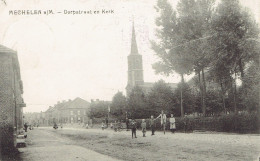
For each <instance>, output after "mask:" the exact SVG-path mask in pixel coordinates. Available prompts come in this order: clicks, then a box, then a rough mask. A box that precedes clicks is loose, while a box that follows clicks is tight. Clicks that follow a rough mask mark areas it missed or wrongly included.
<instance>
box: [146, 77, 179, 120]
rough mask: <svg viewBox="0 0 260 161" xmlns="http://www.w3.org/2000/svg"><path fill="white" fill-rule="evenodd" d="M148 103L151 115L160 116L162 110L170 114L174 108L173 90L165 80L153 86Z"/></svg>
mask: <svg viewBox="0 0 260 161" xmlns="http://www.w3.org/2000/svg"><path fill="white" fill-rule="evenodd" d="M147 102H148V107H147V109H149V113H150V115H155V114H160V113H161V110H164V111H165V113H169V112H170V111H172V108H173V107H174V106H173V104H174V95H173V89H172V88H171V87H170V86H169V85H168V84H167V83H165V82H164V81H163V80H160V81H158V82H156V83H155V84H154V85H153V87H152V89H151V91H150V92H149V93H148V96H147Z"/></svg>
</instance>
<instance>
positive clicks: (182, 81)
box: [181, 74, 184, 117]
mask: <svg viewBox="0 0 260 161" xmlns="http://www.w3.org/2000/svg"><path fill="white" fill-rule="evenodd" d="M183 84H184V78H183V74H181V117H183V116H184V110H183V98H182V95H183Z"/></svg>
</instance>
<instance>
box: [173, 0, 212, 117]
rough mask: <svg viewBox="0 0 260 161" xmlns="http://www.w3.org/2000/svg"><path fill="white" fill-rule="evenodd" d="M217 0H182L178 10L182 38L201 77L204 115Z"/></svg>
mask: <svg viewBox="0 0 260 161" xmlns="http://www.w3.org/2000/svg"><path fill="white" fill-rule="evenodd" d="M214 3H215V0H181V1H180V2H179V3H178V6H177V11H178V14H179V19H180V21H181V23H180V25H181V28H182V39H183V40H184V41H186V44H185V45H184V46H183V48H185V50H187V53H189V56H190V57H191V58H192V59H193V70H194V71H195V74H197V75H198V78H199V89H200V94H201V107H202V112H203V115H205V114H206V107H205V97H206V80H205V73H204V70H205V68H206V67H207V66H208V64H209V62H210V60H209V56H208V55H209V54H210V51H211V50H210V48H209V45H208V43H207V42H208V38H209V37H210V32H209V31H210V27H211V21H212V13H213V6H214Z"/></svg>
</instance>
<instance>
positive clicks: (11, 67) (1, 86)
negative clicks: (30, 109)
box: [0, 45, 25, 159]
mask: <svg viewBox="0 0 260 161" xmlns="http://www.w3.org/2000/svg"><path fill="white" fill-rule="evenodd" d="M22 94H23V83H22V80H21V75H20V66H19V61H18V57H17V52H16V51H13V50H11V49H9V48H7V47H5V46H2V45H0V144H1V146H0V152H5V151H9V150H12V149H14V147H15V144H16V136H17V134H18V133H19V131H20V130H22V128H23V107H25V103H24V100H23V97H22ZM0 159H1V158H0Z"/></svg>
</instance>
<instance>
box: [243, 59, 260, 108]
mask: <svg viewBox="0 0 260 161" xmlns="http://www.w3.org/2000/svg"><path fill="white" fill-rule="evenodd" d="M259 70H260V67H259V63H258V62H252V63H251V64H250V66H249V68H248V69H247V71H246V72H245V77H244V81H243V84H242V87H241V88H240V89H239V93H241V99H242V102H241V103H242V104H243V106H244V107H246V108H247V111H258V112H259V109H260V73H259Z"/></svg>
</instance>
